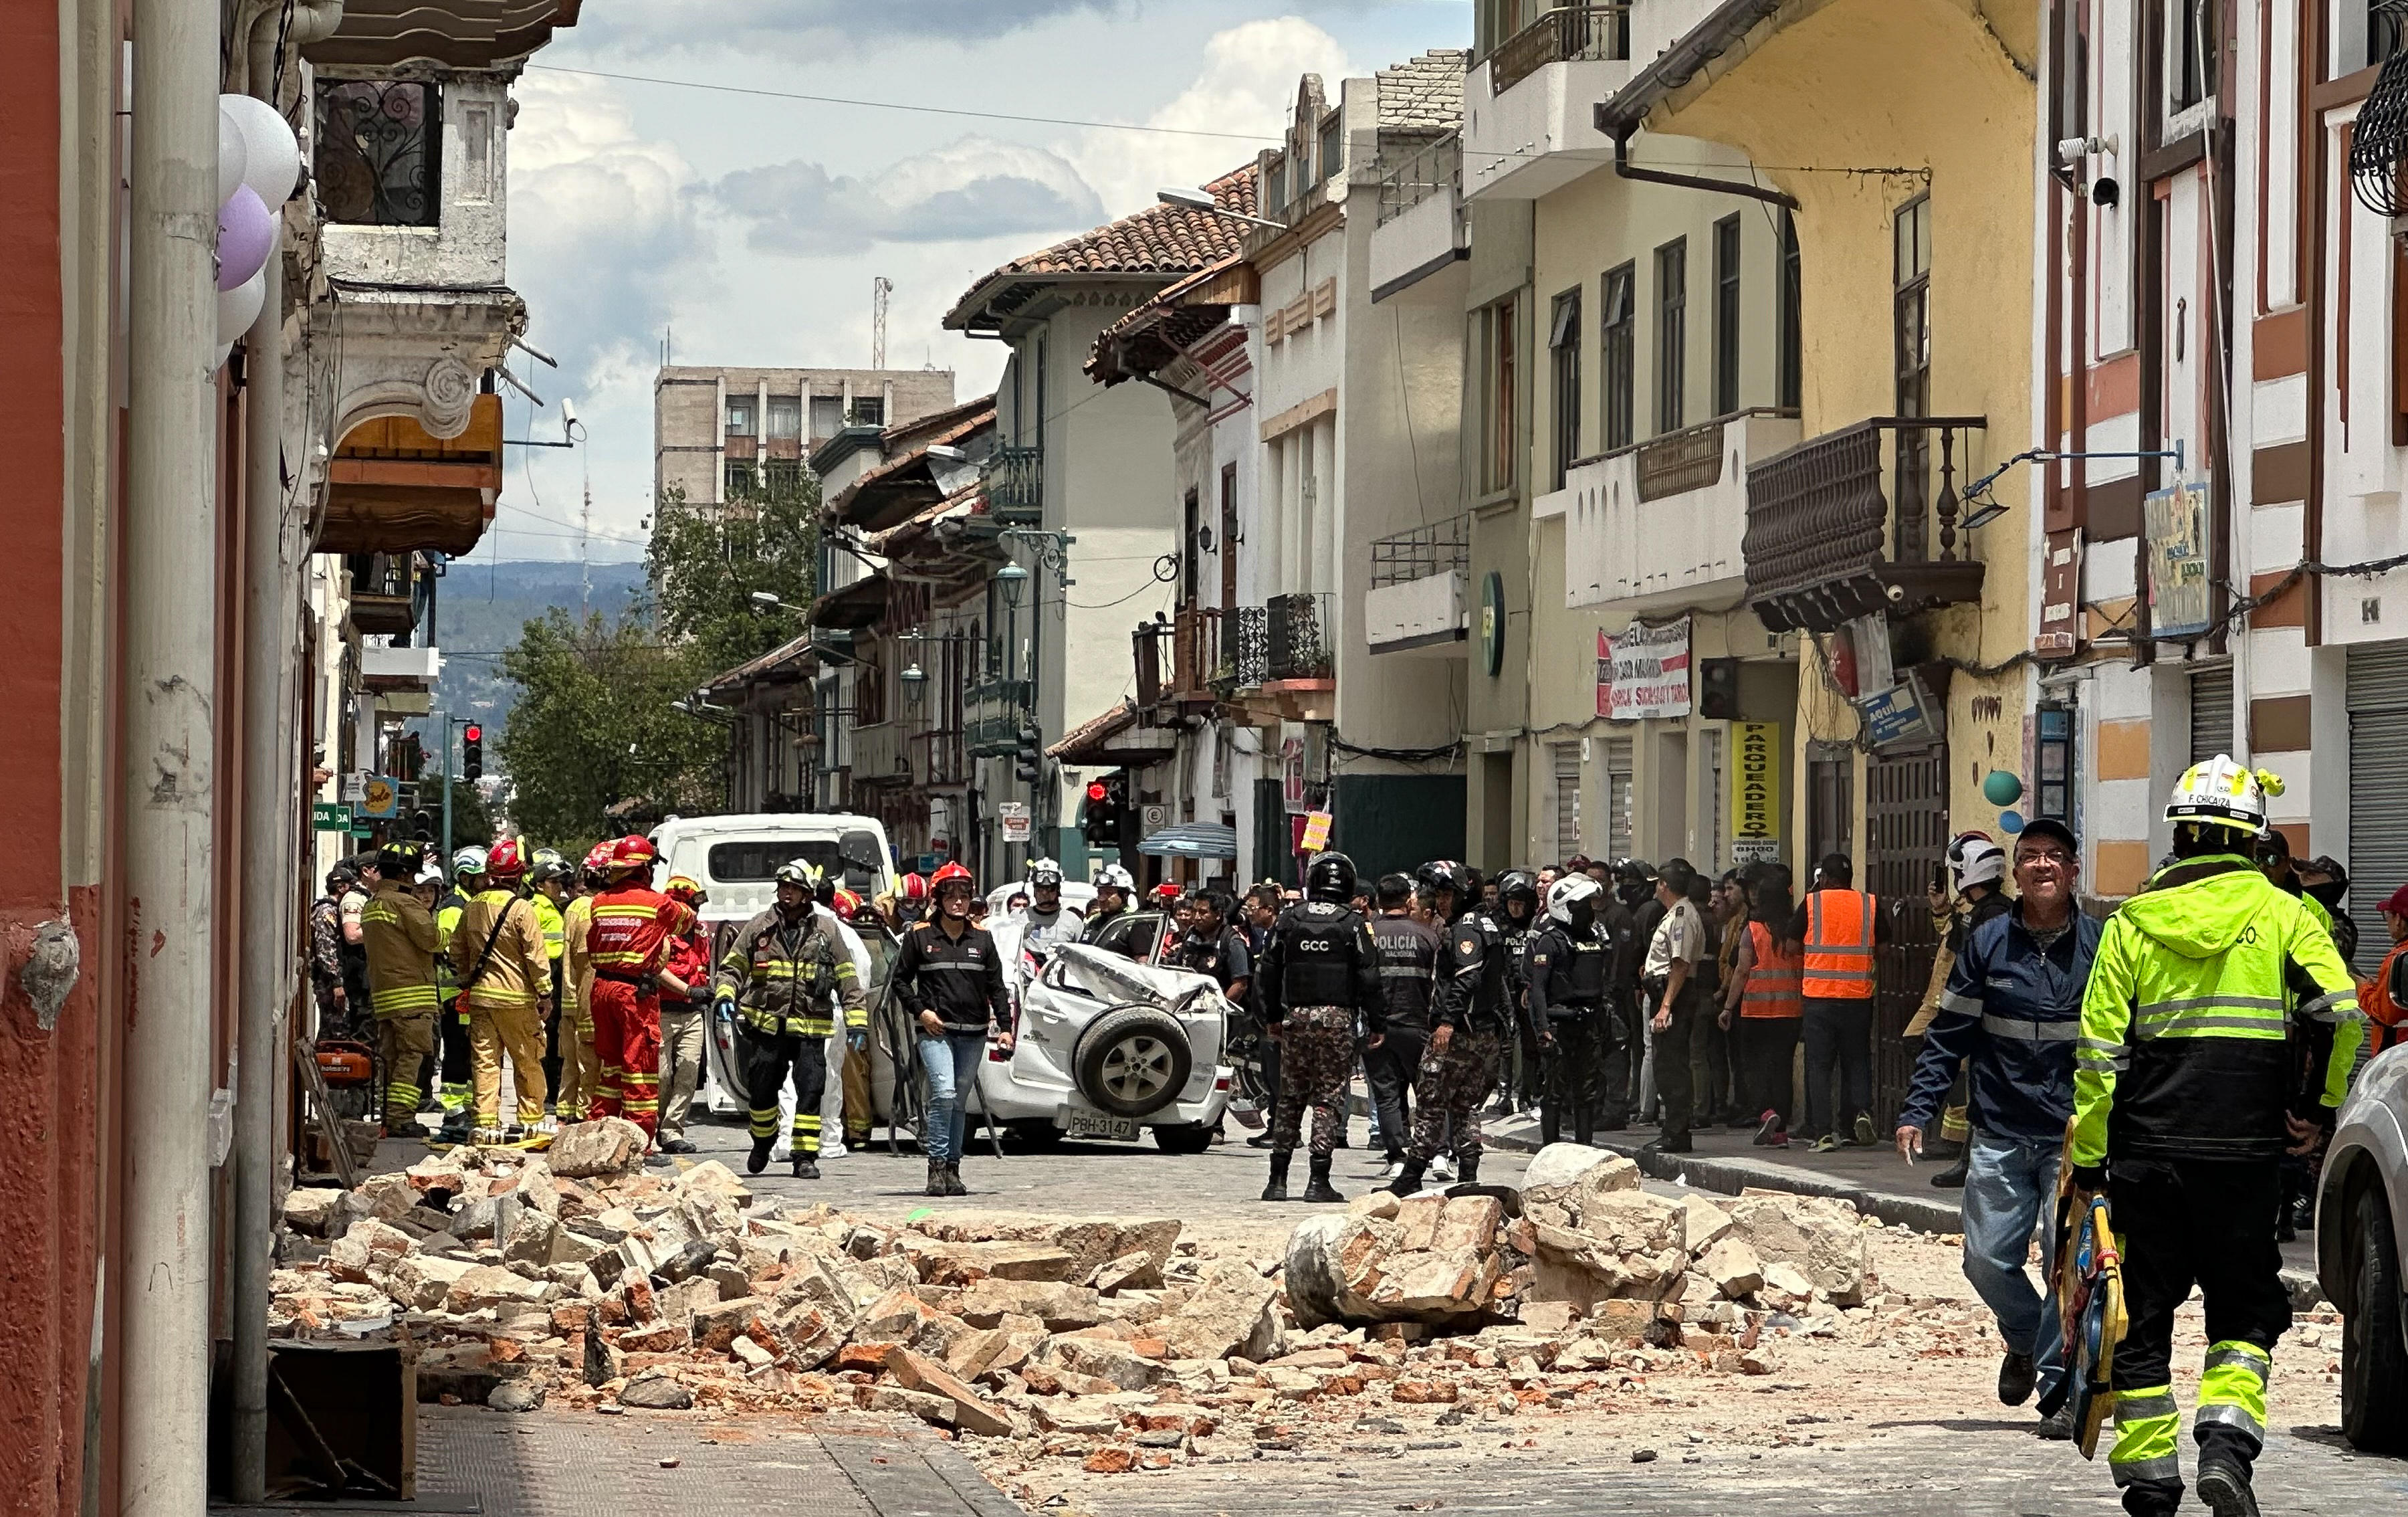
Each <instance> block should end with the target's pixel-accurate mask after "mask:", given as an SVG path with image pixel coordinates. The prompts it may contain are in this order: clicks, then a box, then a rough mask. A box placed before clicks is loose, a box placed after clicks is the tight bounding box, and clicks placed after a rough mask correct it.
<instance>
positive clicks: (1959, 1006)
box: [1940, 990, 1982, 1017]
mask: <svg viewBox="0 0 2408 1517" xmlns="http://www.w3.org/2000/svg"><path fill="white" fill-rule="evenodd" d="M1940 1009H1941V1010H1942V1011H1953V1012H1956V1013H1957V1014H1958V1015H1960V1016H1965V1017H1979V1016H1981V1015H1982V998H1981V997H1980V996H1978V995H1958V994H1957V992H1956V991H1954V990H1942V991H1941V992H1940Z"/></svg>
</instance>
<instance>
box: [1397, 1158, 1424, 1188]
mask: <svg viewBox="0 0 2408 1517" xmlns="http://www.w3.org/2000/svg"><path fill="white" fill-rule="evenodd" d="M1428 1173H1429V1161H1428V1160H1426V1159H1411V1158H1409V1159H1407V1160H1406V1161H1405V1168H1404V1173H1402V1174H1400V1175H1398V1177H1396V1178H1395V1179H1394V1180H1392V1181H1390V1182H1389V1184H1388V1189H1389V1190H1391V1191H1393V1192H1396V1193H1397V1194H1398V1195H1415V1194H1418V1193H1419V1192H1420V1191H1421V1188H1422V1177H1423V1176H1425V1175H1426V1174H1428Z"/></svg>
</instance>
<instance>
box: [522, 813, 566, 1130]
mask: <svg viewBox="0 0 2408 1517" xmlns="http://www.w3.org/2000/svg"><path fill="white" fill-rule="evenodd" d="M569 881H570V876H569V870H568V861H567V860H565V859H563V858H561V856H560V855H559V854H558V853H556V852H554V851H553V850H552V849H550V848H538V849H537V850H536V851H535V860H534V862H533V863H531V864H529V865H528V866H527V889H529V890H530V891H531V892H533V893H532V894H531V895H530V896H529V897H528V899H529V900H531V901H532V902H534V903H535V919H536V922H537V923H538V925H539V926H540V927H542V929H543V947H544V952H545V954H546V955H547V956H549V957H550V959H551V960H552V996H551V998H550V999H549V1000H548V1001H547V1002H546V1003H545V1004H544V1007H543V1083H544V1088H545V1089H546V1090H548V1091H552V1105H553V1107H554V1109H555V1110H556V1109H557V1108H558V1106H559V1104H560V1076H561V1071H562V1070H563V1069H565V1068H566V1067H567V1057H566V1055H564V1054H563V1052H562V1051H561V1050H562V1047H563V1036H562V1032H561V1026H560V1022H561V1009H562V1008H563V1007H564V1006H566V1004H567V997H568V979H567V975H565V974H564V973H562V970H563V964H562V960H563V959H565V958H566V955H567V951H568V918H567V914H566V913H567V906H568V903H569V900H570V896H571V891H570V889H569ZM576 1038H577V1024H576V1022H575V1021H574V1020H571V1021H570V1022H569V1024H568V1031H567V1034H566V1041H567V1042H569V1043H574V1042H575V1041H576Z"/></svg>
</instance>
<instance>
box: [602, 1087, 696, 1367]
mask: <svg viewBox="0 0 2408 1517" xmlns="http://www.w3.org/2000/svg"><path fill="white" fill-rule="evenodd" d="M628 1125H630V1126H633V1125H634V1124H633V1123H629V1124H628ZM619 1405H621V1406H623V1407H640V1408H643V1409H646V1410H650V1411H683V1410H685V1409H687V1408H689V1407H691V1406H693V1405H694V1393H693V1392H692V1391H689V1390H687V1389H686V1388H685V1386H684V1385H682V1384H681V1383H680V1382H679V1381H677V1380H671V1379H669V1377H668V1376H667V1375H665V1374H649V1375H645V1376H641V1377H639V1378H638V1379H636V1380H629V1381H628V1382H627V1383H626V1385H625V1386H624V1388H623V1389H622V1390H621V1391H620V1392H619Z"/></svg>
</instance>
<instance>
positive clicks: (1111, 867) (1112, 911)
mask: <svg viewBox="0 0 2408 1517" xmlns="http://www.w3.org/2000/svg"><path fill="white" fill-rule="evenodd" d="M1136 893H1137V881H1136V880H1134V879H1131V878H1130V877H1129V872H1128V871H1127V870H1125V869H1123V868H1122V867H1121V866H1120V865H1118V864H1106V865H1105V866H1104V867H1103V868H1101V869H1099V870H1097V871H1096V899H1095V901H1094V902H1093V903H1091V904H1090V905H1089V906H1088V907H1087V920H1086V924H1085V925H1084V926H1083V927H1082V928H1081V929H1080V932H1079V941H1080V942H1082V943H1093V942H1095V941H1096V940H1097V939H1098V938H1100V937H1101V936H1103V932H1104V928H1105V926H1106V925H1107V924H1109V923H1111V922H1112V921H1115V920H1117V919H1118V918H1120V917H1125V916H1127V915H1128V914H1129V912H1130V910H1131V907H1130V905H1129V897H1130V896H1132V895H1134V894H1136Z"/></svg>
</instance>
